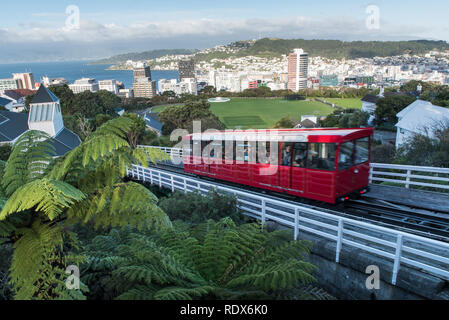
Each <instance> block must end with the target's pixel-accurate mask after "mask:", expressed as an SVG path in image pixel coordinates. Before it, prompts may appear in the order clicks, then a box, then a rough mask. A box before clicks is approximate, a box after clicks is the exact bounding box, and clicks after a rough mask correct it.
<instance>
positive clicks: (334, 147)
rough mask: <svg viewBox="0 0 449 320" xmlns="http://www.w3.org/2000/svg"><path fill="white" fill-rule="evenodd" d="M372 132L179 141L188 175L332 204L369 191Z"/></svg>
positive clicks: (266, 133)
mask: <svg viewBox="0 0 449 320" xmlns="http://www.w3.org/2000/svg"><path fill="white" fill-rule="evenodd" d="M373 132H374V130H373V129H372V128H362V129H334V128H330V129H327V128H326V129H285V130H284V129H281V130H244V131H243V130H240V131H235V130H231V131H216V132H211V133H197V134H192V135H188V136H185V137H183V149H184V157H183V158H184V159H183V160H184V170H185V171H186V172H189V173H192V174H196V175H200V176H207V177H211V178H214V179H218V180H226V181H230V182H233V183H237V184H242V185H247V186H251V187H256V188H261V189H267V190H271V191H276V192H282V193H287V194H291V195H294V196H298V197H301V198H308V199H312V200H318V201H323V202H327V203H336V202H340V201H344V200H347V199H349V197H351V196H353V195H360V194H363V193H365V192H367V191H368V184H369V172H370V154H371V137H372V135H373Z"/></svg>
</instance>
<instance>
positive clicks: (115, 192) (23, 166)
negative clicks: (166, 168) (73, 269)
mask: <svg viewBox="0 0 449 320" xmlns="http://www.w3.org/2000/svg"><path fill="white" fill-rule="evenodd" d="M132 124H133V123H132V120H131V119H129V118H125V117H122V118H116V119H113V120H111V121H110V122H108V123H106V124H104V125H103V126H102V127H100V128H99V129H98V130H97V131H96V132H95V133H94V134H92V135H91V136H90V137H89V138H88V139H87V140H86V141H85V142H84V143H82V144H81V145H80V146H78V147H77V148H76V149H74V150H73V151H71V152H70V153H68V154H67V155H66V156H65V157H64V158H62V159H58V160H56V161H55V160H54V159H53V158H52V156H53V155H54V150H53V147H52V146H51V144H50V143H49V142H48V139H49V137H48V135H46V134H45V133H43V132H39V131H30V132H27V133H26V134H24V135H23V136H22V137H21V138H20V139H18V141H17V142H16V143H15V145H14V147H13V151H12V153H11V156H10V158H9V160H8V161H7V163H6V164H3V163H0V175H1V176H2V184H1V186H2V188H0V208H1V212H0V242H1V241H3V240H5V241H7V242H9V243H13V247H14V253H13V259H12V263H11V269H10V278H11V284H12V285H13V289H14V292H15V297H16V298H17V299H82V298H83V297H84V295H83V291H77V290H67V289H66V287H65V283H64V278H65V277H66V276H67V275H66V274H65V268H66V266H67V264H68V263H80V262H81V261H83V260H84V256H83V255H79V254H75V252H76V251H77V245H76V240H75V239H74V238H73V237H72V236H71V233H70V232H69V230H70V229H71V228H72V227H73V226H75V225H78V224H80V223H81V224H93V225H94V226H95V227H97V228H110V227H121V226H125V225H132V226H135V227H137V228H139V229H145V228H146V229H149V228H154V227H157V228H159V229H160V228H162V227H168V226H170V221H169V219H168V218H167V216H166V215H165V214H164V213H163V212H162V210H161V209H159V207H158V206H157V204H156V203H157V199H156V197H155V196H154V195H153V194H152V193H151V192H149V191H148V190H147V189H145V188H144V187H142V186H140V185H138V184H135V183H132V182H128V183H125V182H124V181H123V180H124V179H123V178H124V177H125V175H126V168H128V167H129V166H131V165H132V164H133V163H139V162H141V164H143V165H147V164H148V162H149V161H156V160H159V159H167V158H168V155H166V154H163V153H161V151H159V150H154V149H152V150H136V149H133V148H131V146H130V143H129V141H128V140H127V139H128V135H129V130H131V129H132ZM3 189H4V190H3ZM3 195H4V196H5V198H6V197H9V198H8V199H7V200H6V199H5V201H2V196H3ZM72 253H73V254H72ZM105 259H107V260H105V261H111V264H112V261H114V264H115V263H117V261H118V260H120V257H118V258H117V259H113V258H112V257H109V258H105ZM86 261H90V262H91V264H92V265H93V266H95V264H96V263H98V261H97V259H90V260H86ZM86 263H87V262H86ZM111 264H110V265H111ZM103 265H104V266H106V264H103Z"/></svg>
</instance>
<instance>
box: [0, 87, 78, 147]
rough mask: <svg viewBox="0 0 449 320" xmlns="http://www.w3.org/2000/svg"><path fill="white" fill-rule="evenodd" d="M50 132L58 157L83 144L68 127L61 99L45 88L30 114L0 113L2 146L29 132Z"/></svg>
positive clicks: (41, 89)
mask: <svg viewBox="0 0 449 320" xmlns="http://www.w3.org/2000/svg"><path fill="white" fill-rule="evenodd" d="M29 130H39V131H43V132H45V133H47V134H48V135H49V136H50V137H51V138H50V143H51V144H52V145H53V147H54V148H55V150H56V156H63V155H65V154H66V153H67V152H69V151H71V150H73V149H74V148H76V147H77V146H79V145H80V144H81V139H80V138H79V137H78V135H76V134H75V133H73V132H72V131H70V130H68V129H67V128H65V127H64V122H63V119H62V112H61V104H60V101H59V99H58V98H57V97H56V96H55V95H54V94H53V93H52V92H51V91H50V90H48V89H47V88H46V87H45V86H43V85H41V86H40V87H39V90H38V91H37V93H36V94H35V96H34V97H33V100H32V101H31V103H30V112H29V113H28V114H26V113H16V112H11V111H6V110H2V111H0V144H13V143H14V142H16V141H17V139H18V138H19V137H21V136H22V135H23V134H24V133H25V132H27V131H29Z"/></svg>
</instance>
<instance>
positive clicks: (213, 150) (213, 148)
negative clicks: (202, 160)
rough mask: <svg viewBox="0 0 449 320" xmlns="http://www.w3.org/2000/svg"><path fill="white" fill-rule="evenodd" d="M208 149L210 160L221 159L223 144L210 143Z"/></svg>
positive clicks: (219, 142)
mask: <svg viewBox="0 0 449 320" xmlns="http://www.w3.org/2000/svg"><path fill="white" fill-rule="evenodd" d="M209 149H210V152H209V153H210V157H211V158H218V159H222V158H223V144H222V143H221V141H212V142H210V144H209Z"/></svg>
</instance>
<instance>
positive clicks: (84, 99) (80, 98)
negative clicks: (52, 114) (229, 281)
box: [67, 91, 103, 119]
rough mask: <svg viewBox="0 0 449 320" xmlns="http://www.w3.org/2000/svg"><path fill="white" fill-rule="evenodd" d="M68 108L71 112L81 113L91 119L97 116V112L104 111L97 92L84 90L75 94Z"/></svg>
mask: <svg viewBox="0 0 449 320" xmlns="http://www.w3.org/2000/svg"><path fill="white" fill-rule="evenodd" d="M67 110H68V113H69V114H75V113H80V114H81V115H83V116H84V117H86V118H89V119H90V118H95V116H96V115H97V114H100V113H103V106H102V104H101V100H100V97H99V96H98V95H97V94H95V93H93V92H90V91H84V92H81V93H78V94H76V95H75V96H74V98H73V100H72V103H71V104H70V105H69V106H68V109H67Z"/></svg>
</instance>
